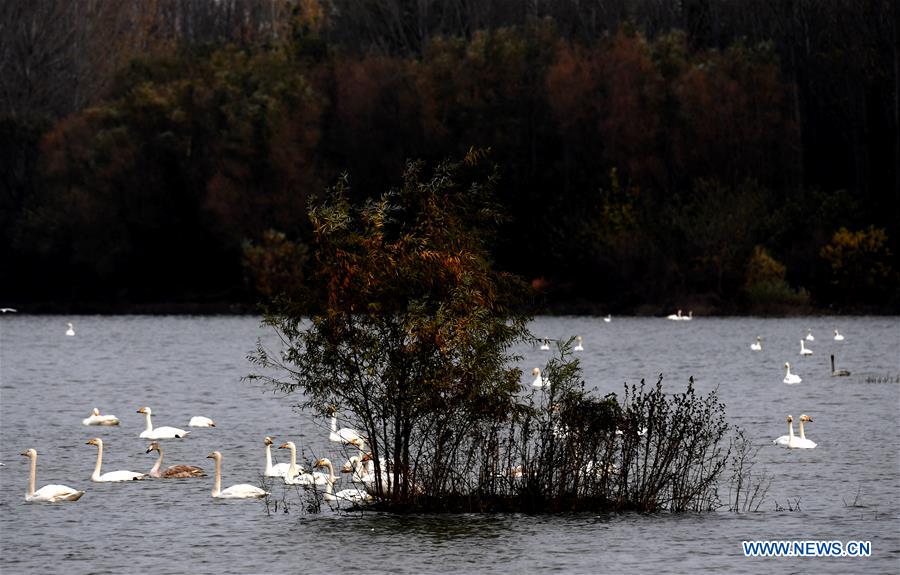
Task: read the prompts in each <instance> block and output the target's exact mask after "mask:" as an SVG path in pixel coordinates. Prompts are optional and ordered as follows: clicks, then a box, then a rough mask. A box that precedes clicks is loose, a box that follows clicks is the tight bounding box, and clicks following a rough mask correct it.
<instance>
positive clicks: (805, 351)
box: [800, 339, 813, 355]
mask: <svg viewBox="0 0 900 575" xmlns="http://www.w3.org/2000/svg"><path fill="white" fill-rule="evenodd" d="M812 354H813V351H812V350H811V349H808V348H807V347H806V346H805V345H804V344H803V340H802V339H801V340H800V355H812Z"/></svg>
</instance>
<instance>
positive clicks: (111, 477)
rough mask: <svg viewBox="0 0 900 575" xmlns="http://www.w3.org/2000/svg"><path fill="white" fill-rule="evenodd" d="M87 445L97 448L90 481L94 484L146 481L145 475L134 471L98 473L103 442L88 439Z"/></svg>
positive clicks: (101, 463)
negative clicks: (95, 461)
mask: <svg viewBox="0 0 900 575" xmlns="http://www.w3.org/2000/svg"><path fill="white" fill-rule="evenodd" d="M87 445H96V446H97V463H96V464H95V465H94V473H93V474H92V475H91V481H94V482H96V483H115V482H119V481H136V480H139V479H146V478H147V477H148V476H147V474H146V473H138V472H136V471H125V470H124V469H123V470H119V471H109V472H107V473H103V474H101V473H100V469H101V467H102V466H103V440H102V439H100V438H99V437H95V438H93V439H89V440H88V441H87Z"/></svg>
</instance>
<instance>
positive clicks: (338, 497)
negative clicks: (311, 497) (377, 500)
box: [316, 458, 372, 505]
mask: <svg viewBox="0 0 900 575" xmlns="http://www.w3.org/2000/svg"><path fill="white" fill-rule="evenodd" d="M316 467H324V468H326V469H328V476H327V477H328V482H327V484H326V486H325V495H324V499H325V501H346V502H347V503H352V504H353V505H360V504H362V503H368V502H370V501H372V495H371V494H370V493H368V492H367V491H363V490H361V489H342V490H340V491H338V492H337V493H335V492H334V483H335V481H337V480H338V477H337V476H336V475H335V474H334V466H333V465H332V464H331V461H330V460H329V459H326V458H322V459H320V460H318V461H317V462H316Z"/></svg>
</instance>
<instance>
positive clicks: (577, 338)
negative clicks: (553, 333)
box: [573, 335, 584, 351]
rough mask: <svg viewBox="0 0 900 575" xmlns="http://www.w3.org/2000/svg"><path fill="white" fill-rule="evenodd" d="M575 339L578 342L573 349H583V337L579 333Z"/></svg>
mask: <svg viewBox="0 0 900 575" xmlns="http://www.w3.org/2000/svg"><path fill="white" fill-rule="evenodd" d="M575 340H576V341H577V342H578V344H577V345H576V346H575V348H574V349H573V351H584V345H583V343H584V339H583V338H582V337H581V336H580V335H579V336H577V337H576V338H575Z"/></svg>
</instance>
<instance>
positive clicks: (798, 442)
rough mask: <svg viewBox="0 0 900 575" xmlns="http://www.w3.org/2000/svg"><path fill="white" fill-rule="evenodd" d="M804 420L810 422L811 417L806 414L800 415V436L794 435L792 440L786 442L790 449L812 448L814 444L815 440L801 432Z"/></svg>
mask: <svg viewBox="0 0 900 575" xmlns="http://www.w3.org/2000/svg"><path fill="white" fill-rule="evenodd" d="M804 421H808V422H810V423H812V418H811V417H810V416H808V415H806V414H803V415H801V416H800V437H795V438H794V440H793V441H792V442H791V443H789V444H788V447H790V448H791V449H813V448H815V446H816V442H815V441H811V440H809V439H806V434H805V433H803V422H804Z"/></svg>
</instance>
